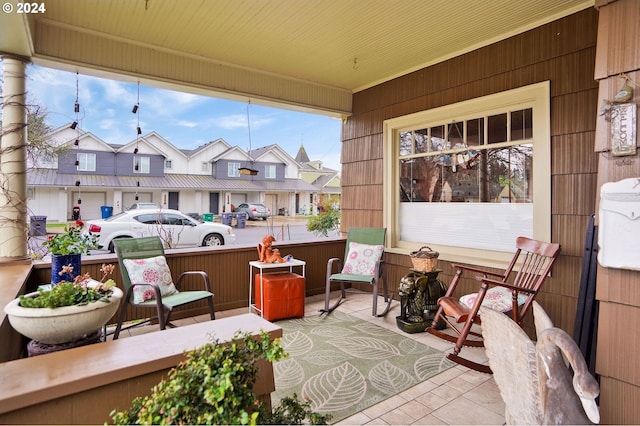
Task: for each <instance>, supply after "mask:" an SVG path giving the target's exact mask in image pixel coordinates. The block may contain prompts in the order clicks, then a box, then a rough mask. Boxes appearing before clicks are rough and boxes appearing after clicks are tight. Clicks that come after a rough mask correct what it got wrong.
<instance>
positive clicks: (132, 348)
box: [0, 314, 282, 424]
mask: <svg viewBox="0 0 640 426" xmlns="http://www.w3.org/2000/svg"><path fill="white" fill-rule="evenodd" d="M238 330H241V331H243V332H249V333H251V334H253V335H257V334H259V333H260V331H261V330H264V331H266V332H267V333H269V334H270V336H271V337H272V338H276V337H281V336H282V329H281V328H280V327H278V326H277V325H275V324H272V323H270V322H268V321H266V320H264V319H262V318H260V317H259V316H257V315H255V314H243V315H238V316H233V317H227V318H223V319H219V320H215V321H207V322H203V323H199V324H193V325H187V326H183V327H178V328H172V329H166V330H162V331H156V332H152V333H148V334H143V335H140V336H133V337H128V338H126V339H119V340H110V341H107V342H103V343H97V344H93V345H89V346H82V347H78V348H73V349H68V350H64V351H60V352H54V353H50V354H46V355H41V356H37V357H32V358H24V359H19V360H15V361H9V362H5V363H2V364H0V377H2V382H1V383H0V423H1V424H104V422H107V421H108V420H110V417H109V413H110V412H111V411H112V410H114V409H117V410H124V409H128V408H129V406H130V403H131V401H132V400H133V399H134V398H135V397H136V396H143V395H147V394H149V391H150V389H151V387H152V386H153V385H155V384H156V383H158V382H160V380H161V378H162V377H164V376H165V374H166V372H167V371H168V370H169V369H171V368H172V367H174V366H175V365H177V364H178V363H179V362H180V361H182V360H183V359H184V351H186V350H190V349H195V348H197V347H200V346H202V345H204V344H206V343H208V342H210V341H211V340H213V338H215V339H218V340H219V341H220V342H226V341H229V340H231V339H232V338H233V336H234V334H235V333H236V331H238ZM210 336H214V337H213V338H211V337H210ZM274 390H275V383H274V378H273V366H272V364H271V363H270V362H263V363H262V365H261V366H260V369H259V375H258V381H257V383H256V385H255V387H254V391H255V392H256V394H257V395H259V396H260V398H261V399H262V400H263V401H267V402H270V394H271V392H273V391H274Z"/></svg>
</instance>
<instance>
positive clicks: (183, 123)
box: [176, 120, 198, 128]
mask: <svg viewBox="0 0 640 426" xmlns="http://www.w3.org/2000/svg"><path fill="white" fill-rule="evenodd" d="M176 124H177V125H178V126H181V127H189V128H194V127H198V123H197V122H195V121H186V120H178V122H177V123H176Z"/></svg>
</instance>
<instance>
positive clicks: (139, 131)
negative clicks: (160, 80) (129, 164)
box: [131, 80, 142, 201]
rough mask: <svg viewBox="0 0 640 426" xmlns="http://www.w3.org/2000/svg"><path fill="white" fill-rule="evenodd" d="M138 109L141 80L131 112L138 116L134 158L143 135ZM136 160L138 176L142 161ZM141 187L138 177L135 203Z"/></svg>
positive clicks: (135, 165) (134, 167) (135, 169)
mask: <svg viewBox="0 0 640 426" xmlns="http://www.w3.org/2000/svg"><path fill="white" fill-rule="evenodd" d="M138 109H140V80H138V97H137V99H136V104H135V105H134V106H133V108H132V109H131V112H132V113H133V114H136V117H137V124H136V147H135V148H134V149H133V155H134V156H135V155H137V154H138V148H139V144H140V135H141V134H142V128H141V127H140V114H139V113H138ZM134 160H135V164H134V166H133V169H134V171H135V172H136V174H137V173H138V172H139V171H140V164H139V161H140V160H139V159H138V158H137V157H134ZM139 187H140V178H139V177H138V180H137V181H136V194H135V201H138V189H137V188H139Z"/></svg>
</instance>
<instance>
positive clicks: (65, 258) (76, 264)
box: [51, 254, 82, 285]
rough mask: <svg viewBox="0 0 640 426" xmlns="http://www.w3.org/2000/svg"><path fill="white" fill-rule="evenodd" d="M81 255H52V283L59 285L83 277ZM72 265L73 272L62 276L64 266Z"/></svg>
mask: <svg viewBox="0 0 640 426" xmlns="http://www.w3.org/2000/svg"><path fill="white" fill-rule="evenodd" d="M81 261H82V255H81V254H53V255H51V283H52V284H54V285H55V284H58V283H59V282H60V281H71V282H73V279H74V278H75V277H76V276H79V275H81V271H80V268H81ZM67 265H71V266H72V267H73V272H72V273H71V274H69V273H64V274H62V275H60V271H62V267H63V266H67Z"/></svg>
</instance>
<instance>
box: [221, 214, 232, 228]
mask: <svg viewBox="0 0 640 426" xmlns="http://www.w3.org/2000/svg"><path fill="white" fill-rule="evenodd" d="M232 220H233V214H232V213H222V224H223V225H229V226H231V221H232Z"/></svg>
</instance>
